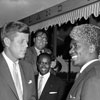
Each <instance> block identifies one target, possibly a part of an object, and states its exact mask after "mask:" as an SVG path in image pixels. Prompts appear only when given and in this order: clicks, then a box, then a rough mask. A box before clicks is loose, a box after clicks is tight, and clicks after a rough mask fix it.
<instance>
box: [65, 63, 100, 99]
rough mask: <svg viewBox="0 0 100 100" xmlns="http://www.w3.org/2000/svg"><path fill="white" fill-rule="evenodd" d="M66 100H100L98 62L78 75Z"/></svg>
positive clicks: (99, 65)
mask: <svg viewBox="0 0 100 100" xmlns="http://www.w3.org/2000/svg"><path fill="white" fill-rule="evenodd" d="M66 100H100V61H95V62H93V63H92V64H90V65H89V66H87V68H86V69H85V70H84V71H83V72H82V73H81V74H80V75H79V77H78V78H77V79H76V81H75V83H74V85H73V86H72V88H71V90H70V92H69V94H68V97H67V99H66Z"/></svg>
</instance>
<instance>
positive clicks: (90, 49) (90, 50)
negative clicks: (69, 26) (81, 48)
mask: <svg viewBox="0 0 100 100" xmlns="http://www.w3.org/2000/svg"><path fill="white" fill-rule="evenodd" d="M94 51H95V45H93V44H92V45H90V46H89V52H90V53H93V52H94Z"/></svg>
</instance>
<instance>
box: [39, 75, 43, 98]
mask: <svg viewBox="0 0 100 100" xmlns="http://www.w3.org/2000/svg"><path fill="white" fill-rule="evenodd" d="M42 84H43V76H41V77H40V80H39V84H38V98H40V95H41V93H42Z"/></svg>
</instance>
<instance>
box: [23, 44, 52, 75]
mask: <svg viewBox="0 0 100 100" xmlns="http://www.w3.org/2000/svg"><path fill="white" fill-rule="evenodd" d="M43 50H44V52H51V50H50V49H47V48H44V49H43ZM37 56H38V55H37V52H36V49H35V47H34V46H32V47H30V48H28V49H27V52H26V55H25V58H24V59H25V61H27V62H29V63H31V64H32V65H33V69H34V73H35V74H38V71H37V66H36V60H37Z"/></svg>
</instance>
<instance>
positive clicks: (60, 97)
mask: <svg viewBox="0 0 100 100" xmlns="http://www.w3.org/2000/svg"><path fill="white" fill-rule="evenodd" d="M58 84H59V92H58V93H59V94H58V99H57V100H65V98H66V97H65V96H66V94H65V93H66V92H65V90H66V84H65V82H64V81H62V80H60V82H59V83H58Z"/></svg>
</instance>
